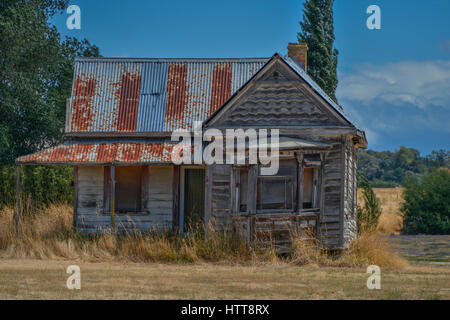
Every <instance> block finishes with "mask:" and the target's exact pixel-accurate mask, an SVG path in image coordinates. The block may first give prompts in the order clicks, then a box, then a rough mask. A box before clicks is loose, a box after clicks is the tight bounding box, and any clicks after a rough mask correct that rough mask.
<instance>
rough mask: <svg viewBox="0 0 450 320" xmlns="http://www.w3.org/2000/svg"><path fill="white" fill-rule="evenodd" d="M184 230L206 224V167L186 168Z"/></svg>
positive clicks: (187, 230)
mask: <svg viewBox="0 0 450 320" xmlns="http://www.w3.org/2000/svg"><path fill="white" fill-rule="evenodd" d="M183 198H184V200H183V214H182V223H183V232H190V231H192V230H195V229H196V228H201V227H203V226H204V216H205V169H201V168H198V169H197V168H196V169H193V168H186V169H184V185H183Z"/></svg>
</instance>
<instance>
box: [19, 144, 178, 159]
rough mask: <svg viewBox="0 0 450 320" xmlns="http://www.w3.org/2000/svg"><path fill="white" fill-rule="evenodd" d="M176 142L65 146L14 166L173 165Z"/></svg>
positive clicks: (39, 154)
mask: <svg viewBox="0 0 450 320" xmlns="http://www.w3.org/2000/svg"><path fill="white" fill-rule="evenodd" d="M174 145H175V142H169V141H167V142H111V143H108V142H95V143H89V142H83V143H66V144H62V145H59V146H56V147H53V148H49V149H46V150H43V151H40V152H37V153H34V154H30V155H26V156H23V157H20V158H18V159H17V160H16V163H17V164H25V163H26V164H63V163H64V164H106V163H115V164H145V163H172V150H173V147H174Z"/></svg>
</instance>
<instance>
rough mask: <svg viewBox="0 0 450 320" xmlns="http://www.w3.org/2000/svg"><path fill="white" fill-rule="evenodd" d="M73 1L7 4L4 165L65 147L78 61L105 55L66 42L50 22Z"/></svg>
mask: <svg viewBox="0 0 450 320" xmlns="http://www.w3.org/2000/svg"><path fill="white" fill-rule="evenodd" d="M67 2H68V1H67V0H14V1H13V0H5V1H2V2H1V5H0V114H1V115H2V116H1V117H0V165H5V164H13V163H14V160H15V159H16V158H17V157H18V156H21V155H24V154H28V153H32V152H36V151H38V150H40V149H42V148H44V147H49V146H52V145H54V144H56V143H58V142H60V140H61V138H62V129H63V126H64V118H65V99H66V98H68V97H69V96H70V90H71V82H72V75H73V68H72V61H73V58H74V57H75V56H77V55H98V54H99V52H98V48H97V47H95V46H92V45H91V44H90V43H89V42H88V41H87V40H84V41H79V40H76V39H73V38H66V39H65V40H62V39H61V36H60V34H59V32H58V30H57V29H56V27H55V26H53V25H51V24H50V23H49V19H50V18H51V17H52V16H54V15H55V14H56V13H58V12H61V11H62V10H64V9H65V8H66V6H67Z"/></svg>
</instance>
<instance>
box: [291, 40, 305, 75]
mask: <svg viewBox="0 0 450 320" xmlns="http://www.w3.org/2000/svg"><path fill="white" fill-rule="evenodd" d="M288 56H290V57H291V58H294V59H295V60H297V62H298V63H300V64H301V65H302V67H303V69H305V71H306V68H307V67H308V63H307V60H308V45H307V44H306V43H289V44H288Z"/></svg>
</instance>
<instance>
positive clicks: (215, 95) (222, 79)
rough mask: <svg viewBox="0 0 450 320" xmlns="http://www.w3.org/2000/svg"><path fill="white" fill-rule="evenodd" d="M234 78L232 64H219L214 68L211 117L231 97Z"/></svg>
mask: <svg viewBox="0 0 450 320" xmlns="http://www.w3.org/2000/svg"><path fill="white" fill-rule="evenodd" d="M232 78H233V75H232V72H231V65H230V64H218V65H216V66H215V67H214V72H213V78H212V87H211V107H210V109H209V115H211V114H212V113H213V112H214V111H216V110H217V109H218V108H219V107H220V106H221V105H223V104H224V103H225V101H227V99H228V98H229V97H230V96H231V81H232Z"/></svg>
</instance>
